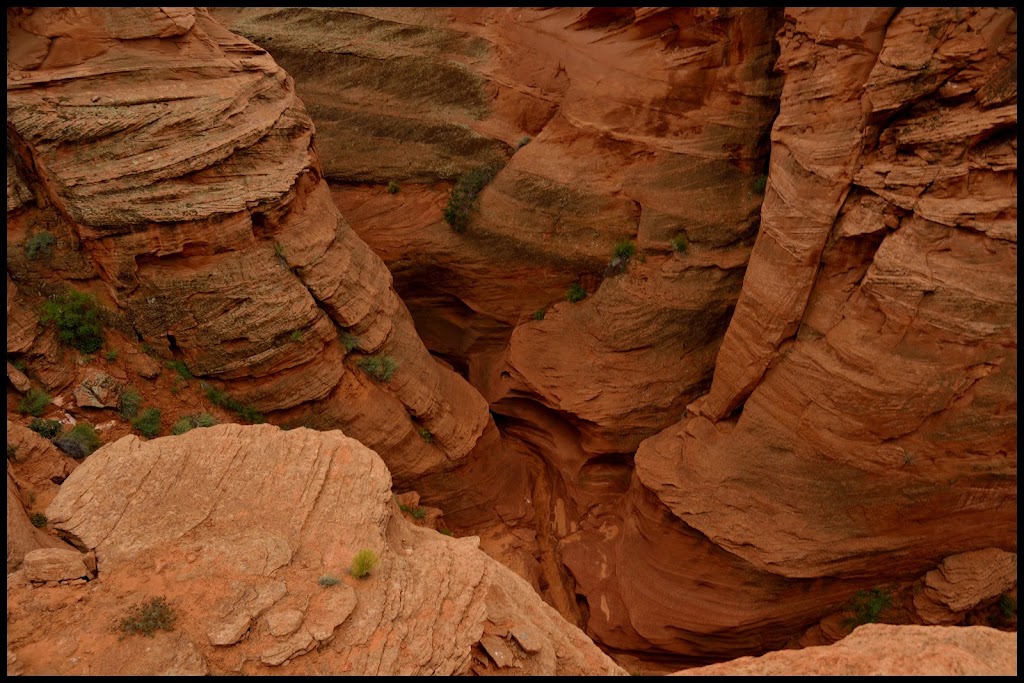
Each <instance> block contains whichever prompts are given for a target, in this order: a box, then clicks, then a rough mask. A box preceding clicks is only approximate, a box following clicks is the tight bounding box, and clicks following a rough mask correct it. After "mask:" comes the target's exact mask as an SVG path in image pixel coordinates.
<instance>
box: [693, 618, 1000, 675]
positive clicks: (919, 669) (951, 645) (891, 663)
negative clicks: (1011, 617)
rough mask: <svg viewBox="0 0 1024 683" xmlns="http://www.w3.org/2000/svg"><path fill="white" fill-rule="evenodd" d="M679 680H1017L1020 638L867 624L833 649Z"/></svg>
mask: <svg viewBox="0 0 1024 683" xmlns="http://www.w3.org/2000/svg"><path fill="white" fill-rule="evenodd" d="M676 675H679V676H1016V675H1017V634H1015V633H1004V632H1002V631H997V630H995V629H991V628H987V627H985V626H969V627H965V628H949V627H946V628H936V627H927V626H891V625H887V624H866V625H864V626H861V627H860V628H858V629H857V630H856V631H854V632H853V634H852V635H850V636H848V637H847V638H844V639H843V640H841V641H839V642H838V643H835V644H833V645H825V646H821V647H808V648H805V649H803V650H781V651H779V652H770V653H768V654H766V655H763V656H761V657H741V658H739V659H735V660H733V661H731V662H725V663H723V664H713V665H711V666H703V667H698V668H696V669H688V670H686V671H681V672H679V673H678V674H676Z"/></svg>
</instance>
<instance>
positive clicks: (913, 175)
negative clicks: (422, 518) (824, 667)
mask: <svg viewBox="0 0 1024 683" xmlns="http://www.w3.org/2000/svg"><path fill="white" fill-rule="evenodd" d="M217 16H219V17H223V19H224V21H225V22H226V23H228V24H229V25H230V26H231V27H232V28H233V29H234V30H236V31H239V32H242V33H244V34H245V35H246V36H248V37H249V38H251V39H253V40H254V41H255V42H257V43H259V44H261V45H263V46H265V47H267V49H269V50H271V51H272V53H273V54H274V56H275V58H276V59H278V60H279V61H280V63H282V64H283V65H284V67H285V68H286V69H288V70H289V72H290V73H292V74H293V76H294V77H295V79H296V82H297V85H296V87H297V89H298V91H299V92H300V94H301V95H302V97H303V98H304V100H306V101H307V103H308V105H309V107H310V112H311V115H312V116H313V118H314V120H316V122H317V127H318V146H319V149H320V150H321V156H322V158H323V169H324V174H325V175H326V177H327V179H328V180H329V181H330V183H331V190H332V194H333V200H334V202H335V203H336V204H337V205H338V206H339V207H341V209H342V211H343V213H344V214H345V216H346V217H347V218H348V219H349V220H350V221H351V223H352V225H353V227H354V229H355V230H356V231H357V232H358V233H359V234H360V235H361V236H362V237H363V238H364V239H365V240H366V241H367V242H368V243H369V244H371V246H373V248H374V249H375V251H377V252H378V253H379V254H380V255H381V256H382V257H383V258H384V259H385V261H386V262H387V263H388V264H389V267H390V268H391V269H392V272H393V273H394V275H395V283H396V288H397V289H398V291H399V292H400V293H401V294H402V296H403V298H404V299H405V301H406V302H407V303H408V304H409V307H410V310H411V311H412V314H413V316H414V318H415V319H416V325H417V330H418V331H419V333H420V334H421V336H422V337H423V339H424V340H425V342H426V343H427V345H428V347H429V348H430V349H431V350H432V351H433V352H434V353H435V354H436V355H438V356H440V357H441V358H443V359H444V360H446V361H447V362H448V363H449V364H450V365H451V366H452V367H453V368H455V369H456V370H458V371H459V372H460V373H461V374H463V375H464V376H465V377H467V378H468V379H469V381H470V382H471V383H472V384H473V385H474V386H475V387H477V388H478V389H479V391H480V393H481V394H482V395H483V396H484V397H485V398H486V400H487V402H488V403H489V404H490V407H491V410H493V411H494V413H495V414H497V415H498V424H499V427H501V430H502V433H503V437H504V442H505V444H506V446H507V447H508V448H509V449H510V450H511V451H512V452H516V453H520V454H521V457H522V458H523V459H524V460H526V461H528V462H529V463H530V464H531V468H532V472H533V474H534V475H535V477H536V479H535V483H534V486H533V490H532V491H530V492H528V495H529V499H530V504H531V505H533V506H535V507H536V510H537V514H536V516H535V517H529V516H527V517H526V518H524V519H523V520H522V521H521V522H519V526H518V527H517V528H516V529H513V530H514V531H520V532H522V531H523V529H524V526H525V523H527V522H529V523H531V524H533V529H531V530H530V533H535V534H536V543H537V546H538V548H539V550H540V555H541V565H542V566H541V568H540V569H537V568H535V567H531V566H530V562H529V561H526V562H521V563H520V565H521V566H520V571H521V572H522V573H524V574H526V575H530V574H531V573H532V574H533V578H534V580H535V581H536V582H537V583H538V585H539V586H540V587H542V588H548V589H549V595H548V597H549V599H551V600H552V602H554V603H555V604H557V605H558V606H559V609H560V610H561V611H562V612H563V613H564V614H569V615H570V616H573V618H576V619H578V620H580V622H581V623H584V622H585V623H586V626H587V629H588V632H590V633H591V634H593V635H594V636H595V637H596V638H598V639H599V640H600V641H602V642H603V643H605V644H606V645H609V646H611V647H613V648H620V649H623V650H639V651H647V652H657V653H662V654H676V655H684V656H687V657H692V658H694V659H695V660H697V659H709V658H723V657H729V656H738V655H741V654H747V653H750V652H752V651H758V652H759V651H764V650H767V649H771V648H776V647H781V646H783V645H785V644H786V643H787V642H790V640H791V639H793V638H794V637H795V636H797V635H799V634H800V633H801V632H802V631H803V630H804V629H805V628H806V627H808V626H809V625H812V624H814V623H815V622H817V621H818V620H819V619H820V618H821V617H822V616H823V615H825V614H828V613H829V612H832V611H834V610H836V609H837V608H838V607H840V606H841V605H842V604H843V603H845V602H846V601H847V600H848V599H849V598H850V597H851V596H853V594H854V593H855V592H856V591H858V590H861V589H866V588H872V587H874V586H877V585H880V584H888V583H893V584H895V583H901V584H904V585H909V584H911V583H913V582H914V581H916V580H917V579H918V578H919V577H921V576H922V575H923V574H924V573H925V572H928V571H930V570H934V569H935V568H936V567H937V566H938V565H939V563H940V562H941V561H942V560H943V558H945V557H947V556H954V555H957V554H959V553H963V552H967V551H975V550H983V549H986V548H993V549H999V550H1001V551H1003V552H1008V553H1015V552H1016V343H1017V342H1016V303H1017V302H1016V14H1015V13H1014V12H1013V11H1012V10H1008V9H982V8H961V9H952V8H951V9H936V8H904V9H894V8H890V9H871V10H864V9H851V8H847V9H839V8H831V9H808V10H802V9H793V10H781V9H779V10H766V9H744V10H730V9H695V8H670V9H647V8H645V9H629V8H592V9H581V8H570V9H542V10H528V9H521V8H506V9H460V10H433V9H390V10H389V9H359V10H355V9H345V10H310V9H294V8H290V9H283V10H263V9H253V8H249V9H246V10H222V11H218V13H217ZM769 153H770V162H769ZM483 165H495V166H496V167H500V170H499V172H498V173H497V175H496V176H495V178H494V180H493V181H492V182H491V183H490V184H489V185H488V186H487V187H485V188H484V189H483V191H482V192H481V193H480V196H479V200H478V204H477V208H476V209H475V210H473V211H472V212H471V213H470V220H469V224H468V226H467V228H466V230H465V231H464V232H462V233H456V232H453V231H452V230H451V229H450V228H449V227H448V226H447V225H446V224H445V222H444V218H443V216H442V209H443V207H444V205H445V202H446V201H447V197H448V194H449V190H450V187H451V182H452V181H453V180H454V179H455V178H457V177H458V176H459V175H460V174H462V173H463V172H465V171H467V170H471V169H474V168H477V167H480V166H483ZM755 238H756V240H755ZM627 239H629V240H633V241H634V242H635V244H636V245H637V247H638V254H637V256H636V257H633V258H631V259H628V258H627V259H625V260H622V259H620V260H618V261H614V262H612V263H610V260H612V258H613V254H614V253H615V247H616V245H617V243H619V242H620V241H622V240H627ZM573 282H579V283H581V284H582V285H583V286H584V287H585V288H586V289H587V290H588V292H590V295H589V296H588V297H587V298H585V299H584V300H583V301H582V302H580V303H575V304H574V303H570V302H566V301H564V295H565V292H566V289H567V287H568V286H569V285H570V284H572V283H573ZM734 308H735V313H733V309H734ZM634 452H635V457H634ZM478 475H479V476H481V477H483V476H484V475H483V470H480V472H478ZM495 481H500V479H498V478H495V477H493V476H492V477H491V478H490V479H489V480H484V479H483V478H482V479H481V480H480V483H479V485H478V487H477V488H478V489H479V490H485V491H493V490H494V489H491V488H490V487H491V486H493V484H494V482H495ZM509 488H510V487H508V486H505V487H502V490H503V491H507V490H508V489H509ZM442 507H443V506H442ZM499 514H501V513H499ZM501 516H502V519H503V520H504V523H506V524H508V525H515V524H516V520H517V513H516V512H515V511H514V510H509V511H508V512H506V513H504V514H501ZM527 536H529V534H521V537H527ZM514 545H515V543H514V542H508V543H497V544H495V546H493V547H492V548H491V549H492V551H497V552H507V551H508V550H509V547H510V546H514ZM498 546H500V547H498ZM507 554H508V555H513V554H514V553H507ZM544 558H548V559H550V560H553V561H554V563H555V564H557V565H558V567H559V569H560V574H559V572H553V571H551V570H550V569H545V568H544V566H543V565H544ZM566 568H567V569H568V570H569V574H568V575H567V574H566V572H565V569H566ZM553 580H561V581H562V582H563V585H564V587H565V589H564V591H563V592H562V593H563V594H562V596H561V598H559V597H558V596H557V595H556V593H557V592H558V591H556V590H555V589H554V588H553V587H552V586H551V584H552V583H553ZM574 597H578V603H579V604H578V605H574V604H570V603H572V602H573V598H574ZM908 618H911V617H908ZM912 618H914V619H923V617H921V616H914V617H912ZM768 625H770V627H769V626H768Z"/></svg>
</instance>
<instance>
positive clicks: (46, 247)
mask: <svg viewBox="0 0 1024 683" xmlns="http://www.w3.org/2000/svg"><path fill="white" fill-rule="evenodd" d="M55 244H57V238H56V237H54V235H53V233H52V232H48V231H46V230H42V231H40V232H37V233H36V234H34V235H32V236H31V237H29V238H28V239H27V240H26V241H25V255H26V256H28V258H29V260H30V261H36V260H38V259H46V260H49V258H50V257H51V256H53V245H55Z"/></svg>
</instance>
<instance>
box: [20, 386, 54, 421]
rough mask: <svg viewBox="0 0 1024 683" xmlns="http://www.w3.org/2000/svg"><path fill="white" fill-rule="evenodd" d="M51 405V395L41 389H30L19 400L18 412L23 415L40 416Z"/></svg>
mask: <svg viewBox="0 0 1024 683" xmlns="http://www.w3.org/2000/svg"><path fill="white" fill-rule="evenodd" d="M48 405H50V395H49V394H47V393H46V392H45V391H40V390H39V389H29V390H28V392H26V394H25V396H24V397H23V398H22V399H21V400H20V401H18V412H20V413H21V414H23V415H33V416H35V417H39V416H40V415H42V414H43V411H44V410H46V406H48Z"/></svg>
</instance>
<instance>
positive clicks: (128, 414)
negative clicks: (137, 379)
mask: <svg viewBox="0 0 1024 683" xmlns="http://www.w3.org/2000/svg"><path fill="white" fill-rule="evenodd" d="M117 405H118V407H119V408H120V409H121V417H123V418H125V419H126V420H131V419H133V418H135V417H136V416H137V415H138V414H139V408H141V407H142V394H140V393H139V392H137V391H136V390H135V389H125V390H124V391H122V392H121V398H120V400H119V401H118V404H117Z"/></svg>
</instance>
